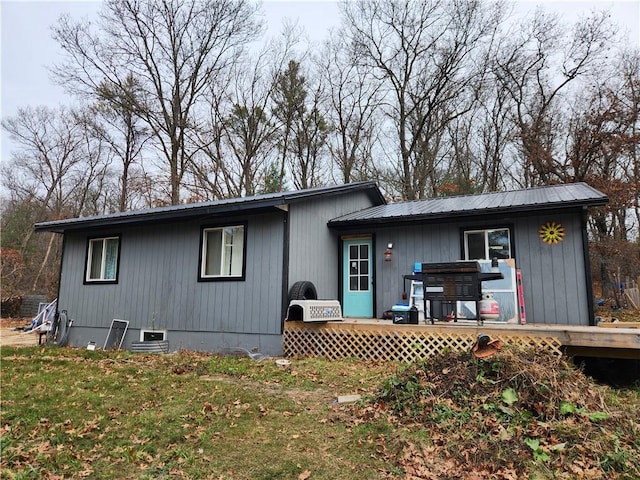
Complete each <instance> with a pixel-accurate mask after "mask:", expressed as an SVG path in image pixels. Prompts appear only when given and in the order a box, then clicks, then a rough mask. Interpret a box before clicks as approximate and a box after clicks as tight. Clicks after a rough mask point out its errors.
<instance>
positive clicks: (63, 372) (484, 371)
mask: <svg viewBox="0 0 640 480" xmlns="http://www.w3.org/2000/svg"><path fill="white" fill-rule="evenodd" d="M515 358H516V357H513V356H512V357H509V356H502V357H500V358H497V359H496V360H492V361H488V362H483V363H475V364H474V363H471V362H469V359H468V358H465V357H464V356H459V355H458V356H451V355H449V356H445V355H443V356H442V357H436V358H435V359H434V360H432V361H431V362H428V363H426V364H412V365H409V366H399V365H395V364H389V363H371V362H362V361H358V360H344V361H340V362H329V361H324V360H319V359H294V360H292V365H291V366H290V367H285V368H283V367H279V366H277V365H275V363H274V362H273V361H270V360H265V361H263V362H260V363H256V362H254V361H252V360H250V359H247V358H235V357H220V356H215V355H205V354H195V353H189V352H181V353H178V354H173V355H142V354H133V353H130V352H102V351H87V350H79V349H69V348H37V347H34V348H2V352H1V358H0V360H1V369H0V372H1V382H2V384H1V386H2V394H1V415H2V418H1V425H0V429H1V430H0V434H1V436H0V448H1V454H2V458H1V463H0V472H1V473H0V478H2V479H61V478H92V479H94V478H95V479H154V480H155V479H303V480H304V479H307V478H309V479H362V478H367V479H389V478H425V479H426V478H541V479H543V478H629V479H631V478H637V477H636V476H635V475H637V474H638V471H637V469H636V470H634V468H635V467H634V465H637V464H638V463H639V462H640V457H639V454H638V451H639V450H640V433H639V427H638V424H637V418H640V417H639V415H640V390H639V389H635V390H633V389H631V390H620V391H618V390H611V389H608V388H605V387H601V386H599V385H595V384H593V383H592V382H590V381H589V380H588V379H586V378H584V377H583V376H580V373H579V372H574V371H572V370H571V369H569V368H568V367H567V366H566V365H564V364H560V363H553V362H552V363H553V364H552V365H548V366H547V367H545V368H544V369H542V370H541V371H539V370H540V369H538V370H536V371H535V372H537V373H535V372H534V371H530V370H531V368H530V367H527V365H523V364H522V363H518V361H516V360H515ZM543 363H544V362H543ZM547 363H549V362H547ZM507 367H508V368H507ZM352 393H359V394H362V395H363V398H364V400H363V401H362V402H361V403H359V404H345V405H338V404H337V403H336V402H335V400H336V398H337V396H339V395H345V394H352ZM593 402H596V403H593ZM559 445H561V446H559ZM592 448H597V450H596V451H595V452H594V451H591V452H589V451H588V450H589V449H592ZM476 474H477V475H479V476H477V477H475V476H473V475H476ZM571 475H573V476H571Z"/></svg>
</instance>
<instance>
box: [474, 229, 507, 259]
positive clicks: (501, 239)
mask: <svg viewBox="0 0 640 480" xmlns="http://www.w3.org/2000/svg"><path fill="white" fill-rule="evenodd" d="M464 255H465V260H491V259H492V258H498V259H505V258H512V252H511V232H510V231H509V229H508V228H493V229H485V230H466V231H465V232H464Z"/></svg>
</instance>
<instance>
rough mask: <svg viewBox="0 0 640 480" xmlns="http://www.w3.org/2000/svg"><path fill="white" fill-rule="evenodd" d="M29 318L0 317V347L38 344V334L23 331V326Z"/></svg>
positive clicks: (29, 320)
mask: <svg viewBox="0 0 640 480" xmlns="http://www.w3.org/2000/svg"><path fill="white" fill-rule="evenodd" d="M30 323H31V319H30V318H28V319H27V318H17V319H16V318H3V319H0V347H33V346H35V345H38V334H35V333H24V329H23V327H24V326H25V325H29V324H30Z"/></svg>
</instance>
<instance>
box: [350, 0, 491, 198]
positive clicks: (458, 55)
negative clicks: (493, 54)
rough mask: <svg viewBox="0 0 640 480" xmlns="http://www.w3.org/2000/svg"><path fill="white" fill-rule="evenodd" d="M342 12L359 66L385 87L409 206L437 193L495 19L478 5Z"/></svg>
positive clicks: (424, 3)
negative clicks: (455, 124)
mask: <svg viewBox="0 0 640 480" xmlns="http://www.w3.org/2000/svg"><path fill="white" fill-rule="evenodd" d="M342 5H343V8H342V11H343V15H344V22H345V25H346V28H347V30H348V35H349V41H350V42H351V44H352V45H353V48H354V50H355V55H356V58H357V59H358V61H359V62H360V63H361V65H362V66H363V67H367V68H369V69H370V71H371V73H372V75H374V76H375V77H376V78H377V79H378V80H379V81H380V82H381V83H382V85H383V89H382V92H383V93H384V94H385V95H386V104H385V111H386V114H387V117H388V119H389V120H390V122H393V124H394V125H395V133H396V138H397V142H396V143H395V145H397V151H398V153H399V161H398V165H397V170H396V172H397V176H398V178H399V182H398V183H399V184H398V185H397V189H398V191H399V193H400V194H401V195H402V196H403V197H405V198H407V199H415V198H419V197H423V196H424V195H426V194H428V193H433V189H434V187H435V184H434V182H436V178H435V177H436V175H437V172H438V169H439V168H440V167H439V165H438V162H439V161H441V159H442V158H443V156H442V153H441V152H440V148H441V145H442V140H443V137H444V135H445V133H446V127H447V125H448V124H450V123H451V122H452V121H453V120H455V119H456V118H457V117H459V116H460V115H463V114H464V113H465V112H467V111H468V110H469V109H470V108H471V105H472V103H473V102H474V101H475V98H476V96H477V92H476V89H477V87H478V85H481V84H482V78H481V75H482V73H483V71H484V70H483V69H480V70H479V69H477V68H476V66H477V65H476V64H475V62H474V61H473V55H474V53H475V52H479V51H480V47H481V46H482V44H483V42H484V41H485V39H487V38H488V37H490V36H491V35H492V34H493V31H494V28H495V22H496V17H494V16H491V15H488V14H487V12H486V10H485V8H484V5H483V3H482V2H480V1H468V2H463V1H454V2H439V1H435V0H432V1H430V0H420V1H416V2H395V1H393V0H374V1H357V2H344V3H343V4H342ZM429 189H431V191H430V190H429Z"/></svg>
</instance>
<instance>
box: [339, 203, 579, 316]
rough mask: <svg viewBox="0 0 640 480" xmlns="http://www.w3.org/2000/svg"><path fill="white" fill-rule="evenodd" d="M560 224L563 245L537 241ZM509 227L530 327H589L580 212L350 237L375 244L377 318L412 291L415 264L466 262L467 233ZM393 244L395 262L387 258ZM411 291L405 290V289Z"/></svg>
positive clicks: (398, 229) (452, 223) (396, 228)
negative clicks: (544, 228) (547, 227)
mask: <svg viewBox="0 0 640 480" xmlns="http://www.w3.org/2000/svg"><path fill="white" fill-rule="evenodd" d="M547 221H555V222H559V223H561V224H562V226H563V227H564V228H565V233H566V236H565V238H564V241H563V242H560V243H558V244H555V245H547V244H546V243H544V242H542V241H541V240H540V238H539V237H538V230H539V228H540V226H541V225H542V224H543V223H545V222H547ZM500 226H509V227H511V231H512V243H513V245H514V252H515V257H516V266H517V267H518V268H520V269H521V270H522V275H523V291H524V299H525V312H526V319H527V323H547V324H564V325H587V324H588V316H589V314H588V312H589V309H588V292H587V289H586V284H587V278H586V273H585V271H586V269H585V259H584V249H583V244H582V225H581V213H580V211H577V210H576V211H575V212H574V213H562V214H554V213H550V212H547V213H545V214H544V215H530V216H514V217H509V218H507V217H503V218H495V217H492V218H490V217H486V218H485V219H482V218H478V219H465V220H456V219H454V218H452V219H451V220H450V221H448V222H446V223H445V222H434V223H421V224H417V225H416V224H410V223H404V224H398V225H395V226H392V227H390V226H379V227H376V228H373V229H372V230H366V229H358V230H353V231H346V232H343V234H348V233H359V234H363V233H372V234H373V235H374V237H375V239H376V252H375V269H376V271H375V288H376V293H377V296H376V299H377V301H376V305H375V308H376V312H375V315H376V316H378V317H379V316H380V315H381V314H382V312H383V311H385V310H388V309H389V308H391V307H392V306H393V305H394V304H396V303H398V302H402V301H406V300H403V299H402V293H403V292H404V291H406V292H408V290H409V286H410V285H409V282H407V284H406V286H405V284H404V282H403V275H406V274H410V273H412V272H413V268H414V264H415V263H416V262H421V263H422V262H451V261H456V260H461V259H462V248H463V245H462V231H463V230H468V229H475V228H478V229H481V228H482V229H484V228H493V227H500ZM388 243H393V249H392V252H393V253H392V259H391V261H390V262H385V261H384V259H383V256H382V252H383V250H384V249H385V248H386V246H387V244H388ZM405 288H406V290H405Z"/></svg>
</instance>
